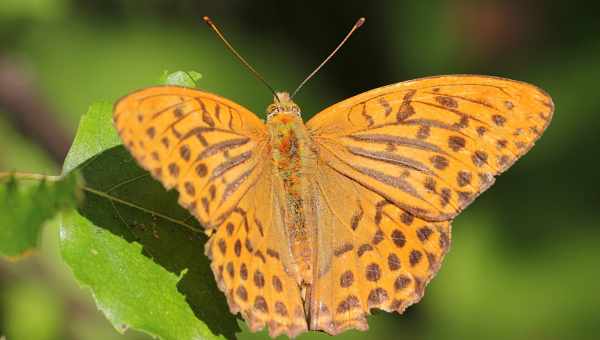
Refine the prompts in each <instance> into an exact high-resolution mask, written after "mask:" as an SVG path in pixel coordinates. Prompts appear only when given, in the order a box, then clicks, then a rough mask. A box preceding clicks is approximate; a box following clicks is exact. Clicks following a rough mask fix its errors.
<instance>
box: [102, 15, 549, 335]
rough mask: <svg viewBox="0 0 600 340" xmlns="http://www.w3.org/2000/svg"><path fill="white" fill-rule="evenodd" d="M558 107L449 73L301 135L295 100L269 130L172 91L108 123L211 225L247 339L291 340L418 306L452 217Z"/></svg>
mask: <svg viewBox="0 0 600 340" xmlns="http://www.w3.org/2000/svg"><path fill="white" fill-rule="evenodd" d="M205 20H207V22H209V25H211V27H212V28H213V29H214V30H215V31H216V32H217V34H218V35H219V36H220V37H221V38H222V39H223V40H224V42H225V43H226V44H227V45H228V46H229V47H230V49H231V51H232V52H233V53H234V54H236V56H238V57H239V59H240V60H241V61H242V62H243V63H245V64H246V62H245V60H243V58H241V57H240V56H239V55H238V54H237V52H236V51H235V50H233V48H232V47H231V46H230V45H229V43H228V42H227V41H226V40H225V38H224V37H223V36H222V34H221V33H220V31H219V30H218V29H217V28H216V27H215V26H214V24H212V23H211V22H210V20H209V19H208V18H205ZM362 22H364V19H361V20H359V22H357V24H356V25H355V26H354V27H353V29H352V30H351V32H350V33H349V34H348V35H347V36H346V38H345V39H344V40H343V41H342V43H341V44H340V45H338V47H337V48H336V51H337V49H339V47H340V46H341V45H342V44H343V42H344V41H345V40H346V39H347V38H348V37H349V36H350V34H351V33H352V32H353V31H354V30H355V29H356V28H357V27H358V26H360V25H361V24H362ZM334 52H335V51H334ZM332 55H333V53H332ZM330 57H331V55H330V56H329V57H328V58H327V59H329V58H330ZM327 59H326V60H327ZM322 65H323V64H321V65H320V66H322ZM320 66H319V67H320ZM248 67H249V68H250V69H251V70H252V71H253V72H255V71H254V70H253V69H252V68H251V67H250V66H249V65H248ZM315 72H316V70H315ZM313 74H314V72H313ZM311 75H312V74H311ZM259 77H260V76H259ZM309 77H310V76H309ZM260 79H261V80H262V78H260ZM307 79H308V78H307ZM303 84H304V82H303ZM553 110H554V106H553V103H552V99H551V98H550V97H549V96H548V95H547V94H546V93H545V92H543V91H542V90H540V89H539V88H537V87H535V86H532V85H529V84H526V83H522V82H517V81H513V80H509V79H503V78H496V77H488V76H477V75H450V76H439V77H430V78H422V79H417V80H412V81H407V82H402V83H397V84H393V85H389V86H384V87H381V88H377V89H374V90H371V91H368V92H365V93H362V94H359V95H357V96H354V97H352V98H349V99H347V100H344V101H342V102H340V103H337V104H335V105H333V106H331V107H329V108H327V109H325V110H323V111H322V112H320V113H318V114H317V115H316V116H315V117H314V118H312V119H311V120H310V121H309V122H308V123H307V124H306V125H305V124H304V123H303V121H302V118H301V110H300V108H299V107H298V105H296V104H295V103H294V102H293V101H292V99H291V97H290V95H289V94H288V93H286V92H278V93H276V94H275V98H274V103H273V104H271V105H270V106H269V107H268V109H267V113H268V117H267V120H266V124H265V123H263V122H262V121H261V120H260V119H259V118H258V117H257V116H256V115H255V114H253V113H252V112H250V111H249V110H247V109H246V108H244V107H242V106H240V105H238V104H236V103H234V102H232V101H230V100H228V99H225V98H222V97H219V96H217V95H214V94H211V93H208V92H204V91H200V90H196V89H190V88H184V87H177V86H159V87H152V88H147V89H144V90H140V91H137V92H134V93H132V94H130V95H128V96H126V97H125V98H123V99H121V100H120V101H119V102H118V103H117V104H116V106H115V111H114V121H115V124H116V127H117V129H118V131H119V134H120V135H121V138H122V139H123V141H124V142H125V145H126V147H127V148H128V149H129V150H130V152H131V153H132V154H133V156H134V157H135V158H136V160H137V161H138V162H139V164H141V166H143V167H144V168H145V169H147V170H149V171H150V172H151V173H152V175H153V176H154V177H155V178H156V179H158V180H159V181H160V182H161V183H162V184H163V185H164V186H165V187H166V188H168V189H170V188H176V189H177V190H178V191H179V193H180V196H179V203H180V204H181V205H182V206H184V207H186V208H187V209H189V211H190V212H191V213H192V214H194V216H195V217H196V218H197V219H198V220H199V221H200V222H201V223H202V224H203V225H204V226H205V227H206V233H207V234H208V235H209V236H210V239H209V241H208V242H207V244H206V254H207V255H208V256H209V257H210V259H211V260H212V264H211V267H212V270H213V272H214V274H215V278H216V280H217V283H218V286H219V288H220V289H221V290H222V291H223V292H224V293H225V295H226V297H227V301H228V303H229V307H230V309H231V312H232V313H238V312H241V314H242V316H243V317H244V319H245V320H246V321H247V322H248V324H249V326H250V328H251V329H252V330H253V331H256V330H259V329H262V328H263V327H264V326H265V325H266V326H268V327H269V331H270V335H271V336H273V337H274V336H277V335H279V334H281V333H286V334H287V335H288V336H290V337H294V336H296V335H298V334H300V333H302V332H304V331H307V330H309V329H311V330H323V331H325V332H327V333H329V334H339V333H340V332H343V331H344V330H347V329H352V328H356V329H360V330H366V329H367V328H368V325H367V322H366V315H368V314H369V313H370V310H371V309H372V308H379V309H383V310H385V311H388V312H391V311H397V312H399V313H402V312H403V311H404V310H405V309H406V308H407V307H408V306H410V305H411V304H414V303H416V302H418V301H419V300H420V299H421V297H422V296H423V292H424V289H425V286H426V285H427V283H428V282H429V281H430V280H431V279H432V277H433V276H434V275H435V273H436V272H437V271H438V269H439V267H440V263H441V261H442V259H443V257H444V255H445V254H446V252H447V251H448V248H449V246H450V223H451V221H452V219H453V218H454V217H456V215H457V214H458V213H460V211H462V210H463V209H464V208H465V207H466V206H467V205H468V204H469V203H471V202H472V201H473V200H474V199H475V198H476V197H477V196H478V195H479V194H480V193H481V192H483V191H484V190H486V189H487V188H489V187H490V185H492V183H493V182H494V176H496V175H498V174H500V173H501V172H503V171H504V170H506V169H507V168H508V167H510V166H511V165H512V164H513V163H514V162H515V161H516V160H517V159H518V158H519V157H521V156H522V155H523V154H525V153H526V152H527V151H528V150H529V149H530V148H531V147H532V146H533V144H534V142H535V141H536V140H537V139H538V138H539V137H540V135H541V134H542V132H543V131H544V129H545V128H546V127H547V126H548V123H549V122H550V120H551V117H552V113H553Z"/></svg>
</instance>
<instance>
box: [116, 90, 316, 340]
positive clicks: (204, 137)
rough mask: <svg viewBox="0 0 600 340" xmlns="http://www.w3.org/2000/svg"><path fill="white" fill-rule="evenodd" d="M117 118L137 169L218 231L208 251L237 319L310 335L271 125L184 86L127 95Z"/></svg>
mask: <svg viewBox="0 0 600 340" xmlns="http://www.w3.org/2000/svg"><path fill="white" fill-rule="evenodd" d="M114 121H115V126H116V128H117V130H118V132H119V134H120V136H121V138H122V139H123V142H124V144H125V146H126V147H127V148H128V149H129V151H130V152H131V154H132V155H133V156H134V157H135V159H136V160H137V161H138V163H139V164H140V165H141V166H142V167H144V168H145V169H146V170H149V171H150V172H151V174H152V176H153V177H154V178H156V179H157V180H159V181H160V182H161V183H162V184H163V185H164V186H165V187H166V188H167V189H171V188H176V189H177V191H178V192H179V203H180V204H181V205H182V206H184V207H186V208H187V209H188V210H189V211H190V212H191V213H192V214H194V216H195V217H196V218H198V220H199V221H200V222H201V223H202V224H203V225H204V226H205V227H206V228H207V233H208V234H209V235H212V236H211V237H210V239H209V241H208V242H207V245H206V253H207V255H208V256H209V257H210V258H211V260H212V261H211V268H212V270H213V272H214V274H215V278H216V280H217V284H218V286H219V288H220V289H221V290H222V291H223V292H224V293H225V295H226V296H227V301H228V302H229V306H230V309H231V311H232V313H238V312H241V314H242V316H243V317H244V318H245V319H246V321H247V322H248V324H249V325H250V327H251V328H252V329H254V330H257V329H260V328H262V327H264V326H265V325H268V326H269V328H270V332H271V334H273V335H277V334H280V333H282V332H286V333H287V334H289V335H294V334H297V333H299V332H301V331H302V330H305V329H306V328H307V325H306V321H305V319H304V315H303V309H302V302H301V300H300V292H299V289H298V286H297V284H296V282H295V281H294V279H293V278H291V276H289V275H288V274H287V272H286V271H285V268H287V267H288V266H289V262H290V261H291V260H290V259H289V255H288V256H286V254H288V253H289V251H288V252H286V251H285V249H286V246H287V243H286V240H285V238H284V237H283V235H282V234H281V233H282V232H283V228H282V226H281V223H282V222H281V221H282V220H281V216H278V215H277V214H276V212H277V211H278V210H277V209H275V207H277V206H278V202H277V197H276V195H274V188H273V183H272V181H271V176H270V158H269V157H268V153H267V152H268V151H267V147H268V135H267V131H266V127H265V125H264V124H263V123H262V121H261V120H260V119H258V118H257V117H256V115H254V114H253V113H251V112H250V111H249V110H247V109H245V108H243V107H242V106H240V105H238V104H236V103H234V102H232V101H230V100H227V99H224V98H222V97H219V96H216V95H213V94H210V93H207V92H203V91H199V90H195V89H189V88H183V87H176V86H160V87H152V88H147V89H144V90H141V91H137V92H134V93H132V94H130V95H128V96H126V97H124V98H123V99H121V100H120V101H119V102H118V103H117V104H116V105H115V110H114ZM259 204H260V205H262V206H259ZM298 311H300V313H298Z"/></svg>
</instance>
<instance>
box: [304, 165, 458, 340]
mask: <svg viewBox="0 0 600 340" xmlns="http://www.w3.org/2000/svg"><path fill="white" fill-rule="evenodd" d="M317 173H318V178H317V179H316V182H317V184H316V186H318V193H317V197H318V202H319V204H318V206H319V208H320V209H319V212H318V214H319V217H320V220H319V222H320V224H319V228H318V231H317V239H318V242H317V243H318V245H319V251H318V252H317V253H318V255H317V256H318V258H317V261H316V263H317V265H318V268H316V272H317V274H316V275H317V279H316V280H315V282H314V284H313V287H312V292H311V296H312V299H311V304H310V306H311V307H310V315H311V321H310V322H311V324H310V327H311V329H320V330H324V331H326V332H328V333H330V334H339V333H341V332H343V331H344V330H346V329H352V328H356V329H360V330H365V329H367V328H368V326H367V321H366V316H367V315H368V314H369V313H370V310H371V309H372V308H378V309H382V310H385V311H388V312H392V311H397V312H400V313H402V312H403V311H404V309H406V308H407V307H408V306H409V305H411V304H413V303H416V302H418V301H419V300H420V299H421V297H422V296H423V293H424V289H425V286H426V285H427V283H428V282H429V280H431V278H432V277H433V276H434V275H435V273H436V272H437V271H438V268H439V266H440V265H441V261H442V260H443V257H444V255H445V254H446V252H447V251H448V249H449V246H450V221H443V222H435V223H434V222H427V221H424V220H422V219H419V218H417V217H414V216H413V215H411V214H409V213H407V212H405V211H403V210H401V209H400V208H398V207H397V206H395V205H393V204H392V203H390V202H389V201H388V200H387V199H385V198H384V197H383V196H381V195H379V194H377V193H375V192H373V191H371V190H369V189H367V188H365V187H363V186H361V185H360V184H358V183H356V182H354V181H353V180H352V179H350V178H348V177H346V176H344V175H341V174H340V173H338V172H336V171H335V170H334V169H332V168H331V167H330V166H328V165H327V164H324V163H321V164H319V166H318V172H317Z"/></svg>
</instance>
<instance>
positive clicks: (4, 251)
mask: <svg viewBox="0 0 600 340" xmlns="http://www.w3.org/2000/svg"><path fill="white" fill-rule="evenodd" d="M78 188H79V186H78V175H77V174H76V173H74V174H72V175H69V176H66V177H49V176H43V175H31V174H14V175H13V174H3V175H0V255H2V256H7V257H12V258H15V257H18V256H20V255H23V254H25V253H26V252H28V251H30V250H32V249H34V248H35V247H36V245H37V243H38V239H39V236H40V233H41V230H42V226H43V224H44V222H46V221H47V220H49V219H50V218H52V217H53V216H55V215H56V213H57V212H58V211H60V210H63V209H66V208H69V207H74V206H75V205H76V203H77V197H78V196H79V194H78Z"/></svg>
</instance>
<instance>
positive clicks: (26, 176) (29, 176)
mask: <svg viewBox="0 0 600 340" xmlns="http://www.w3.org/2000/svg"><path fill="white" fill-rule="evenodd" d="M10 178H16V179H22V180H32V181H50V182H58V181H60V180H61V179H62V176H52V175H42V174H34V173H27V172H0V181H1V180H5V179H10Z"/></svg>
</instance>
